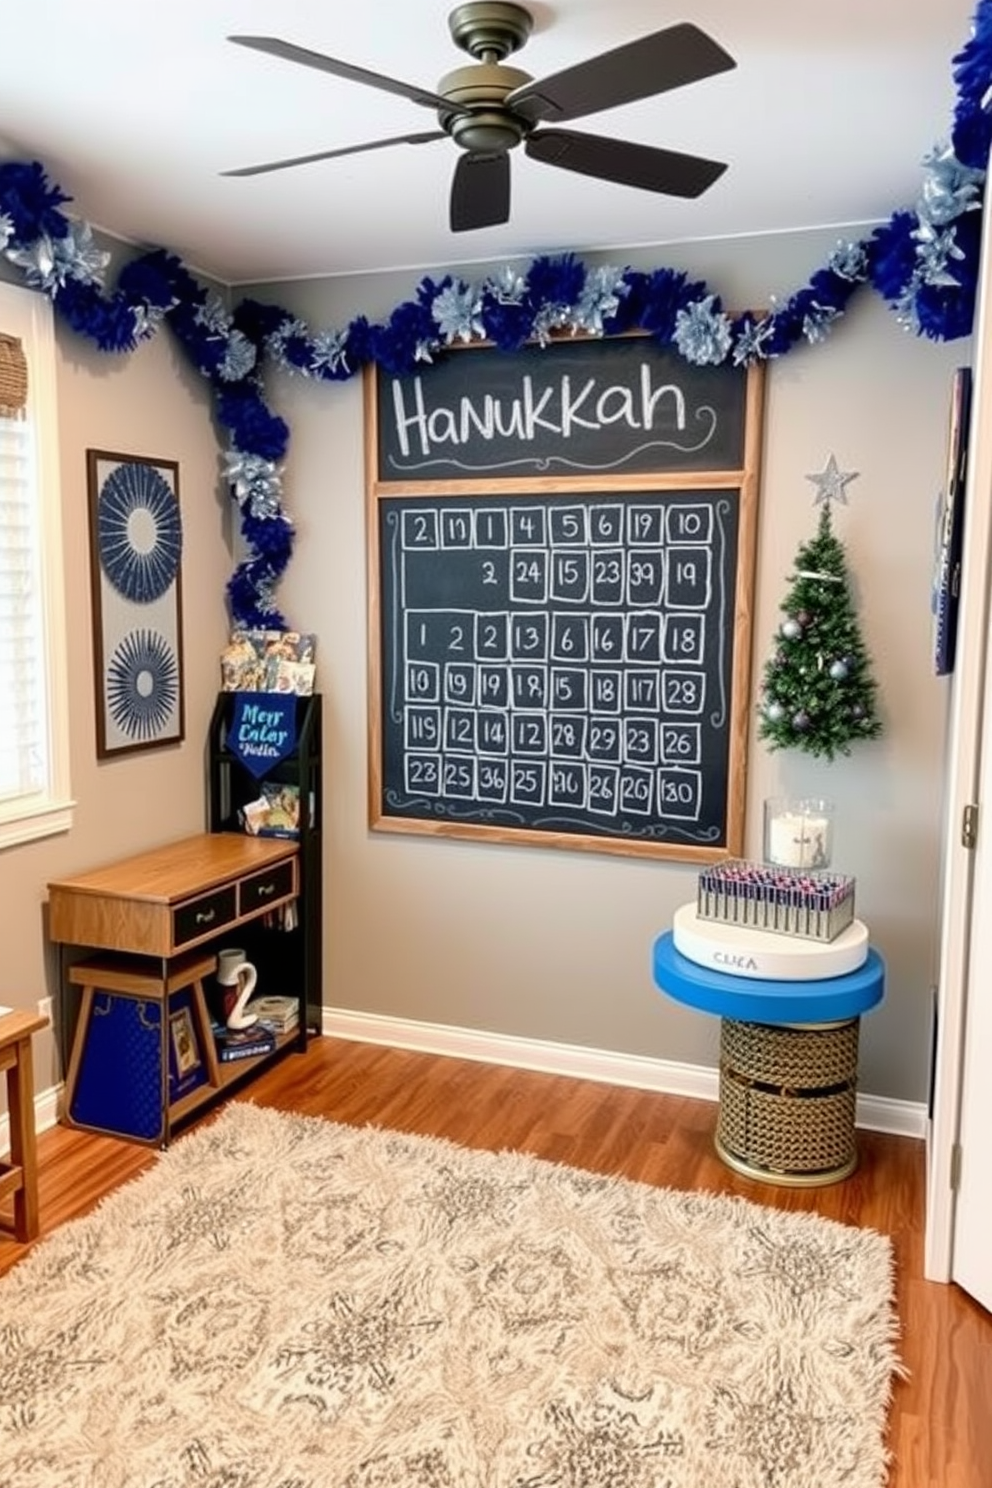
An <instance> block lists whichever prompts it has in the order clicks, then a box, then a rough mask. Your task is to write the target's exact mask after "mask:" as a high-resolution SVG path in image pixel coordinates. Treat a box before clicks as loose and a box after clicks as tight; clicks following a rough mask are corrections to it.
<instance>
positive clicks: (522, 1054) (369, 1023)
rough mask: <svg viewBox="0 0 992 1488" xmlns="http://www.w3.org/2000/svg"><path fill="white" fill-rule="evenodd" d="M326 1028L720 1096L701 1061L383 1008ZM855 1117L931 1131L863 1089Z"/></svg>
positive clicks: (912, 1132) (340, 1014) (340, 1012)
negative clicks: (489, 1029)
mask: <svg viewBox="0 0 992 1488" xmlns="http://www.w3.org/2000/svg"><path fill="white" fill-rule="evenodd" d="M323 1032H324V1033H326V1034H328V1035H329V1036H330V1037H332V1038H343V1039H354V1040H355V1041H357V1042H359V1043H365V1044H390V1045H392V1046H393V1047H394V1048H397V1049H413V1050H416V1051H417V1052H418V1053H420V1054H447V1055H450V1056H452V1057H453V1058H456V1059H477V1060H479V1061H480V1062H481V1063H483V1064H505V1065H510V1066H512V1067H513V1068H515V1069H527V1070H537V1071H539V1072H541V1073H543V1074H548V1075H574V1076H576V1077H578V1078H579V1079H583V1080H599V1081H601V1082H602V1083H603V1084H606V1085H629V1086H632V1087H633V1088H634V1089H637V1090H656V1091H658V1092H659V1093H660V1094H662V1095H683V1096H689V1097H691V1098H694V1099H696V1100H709V1101H715V1100H717V1099H718V1098H719V1073H718V1071H717V1070H716V1069H714V1068H712V1067H711V1066H709V1065H702V1064H680V1063H679V1062H678V1061H676V1060H674V1059H650V1058H647V1057H646V1056H644V1055H640V1054H619V1053H614V1052H612V1051H610V1050H608V1049H586V1048H582V1047H580V1046H579V1045H576V1044H557V1043H550V1042H547V1041H545V1040H543V1039H529V1038H514V1037H511V1036H510V1035H508V1034H502V1033H484V1032H480V1031H479V1030H477V1029H474V1028H456V1027H453V1026H451V1025H450V1024H446V1023H419V1022H416V1021H415V1020H413V1019H409V1018H389V1017H384V1016H382V1015H381V1014H379V1013H356V1012H353V1011H351V1010H350V1009H349V1008H328V1007H325V1008H324V1017H323ZM855 1119H856V1122H857V1125H858V1126H860V1127H863V1128H864V1129H865V1130H867V1131H879V1132H888V1133H889V1134H890V1135H891V1136H898V1137H917V1138H919V1139H921V1140H922V1138H923V1136H924V1134H925V1129H926V1105H925V1104H924V1103H923V1102H922V1101H921V1102H919V1103H917V1102H916V1101H904V1100H892V1099H890V1098H889V1097H888V1096H884V1095H861V1094H859V1095H858V1101H857V1112H856V1117H855Z"/></svg>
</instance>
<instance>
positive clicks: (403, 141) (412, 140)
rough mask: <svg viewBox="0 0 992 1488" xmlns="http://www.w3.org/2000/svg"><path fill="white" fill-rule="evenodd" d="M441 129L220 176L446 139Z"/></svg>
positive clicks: (257, 173) (262, 171)
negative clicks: (389, 146) (390, 146)
mask: <svg viewBox="0 0 992 1488" xmlns="http://www.w3.org/2000/svg"><path fill="white" fill-rule="evenodd" d="M447 138H448V136H447V135H446V134H445V132H444V130H443V129H431V130H429V131H428V133H426V134H397V135H394V136H393V137H392V139H379V140H368V141H367V142H366V143H365V144H364V145H344V146H343V147H342V148H341V149H339V150H318V151H317V153H316V154H315V155H293V156H291V157H290V158H289V159H287V160H269V161H267V162H266V164H265V165H243V166H241V167H240V168H239V169H238V170H226V171H221V175H222V176H264V175H266V174H267V173H268V172H269V171H278V170H285V169H286V168H287V167H288V166H291V165H312V164H313V162H314V161H316V160H334V159H335V157H336V156H338V155H361V154H363V153H364V152H365V151H366V150H384V149H385V148H386V146H387V145H426V144H428V143H429V142H430V141H431V140H439V139H447Z"/></svg>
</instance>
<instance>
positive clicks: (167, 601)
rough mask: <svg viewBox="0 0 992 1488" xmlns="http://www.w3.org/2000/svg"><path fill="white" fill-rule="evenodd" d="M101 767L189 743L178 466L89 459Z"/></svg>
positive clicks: (136, 459)
mask: <svg viewBox="0 0 992 1488" xmlns="http://www.w3.org/2000/svg"><path fill="white" fill-rule="evenodd" d="M86 473H87V486H88V491H89V516H90V568H91V574H92V585H93V656H94V668H95V681H96V738H97V757H98V758H99V759H108V758H111V757H116V756H117V755H121V754H127V753H130V752H132V751H134V750H138V749H154V748H157V747H159V746H161V745H165V744H177V743H179V742H180V741H181V740H182V738H183V735H184V727H185V717H184V705H183V655H182V518H181V513H180V508H179V466H178V464H176V462H175V461H173V460H157V459H146V458H143V457H142V456H140V455H121V454H112V453H110V452H109V451H107V450H87V451H86Z"/></svg>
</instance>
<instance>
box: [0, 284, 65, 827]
mask: <svg viewBox="0 0 992 1488" xmlns="http://www.w3.org/2000/svg"><path fill="white" fill-rule="evenodd" d="M0 326H2V327H3V329H4V330H6V331H9V332H11V333H12V334H13V335H16V336H19V337H20V338H21V340H22V341H23V343H24V346H25V350H26V352H27V356H28V366H29V374H30V381H29V396H30V399H31V410H32V418H33V421H34V424H35V429H36V435H37V440H36V458H37V469H38V482H39V487H40V490H39V499H40V501H41V530H42V533H43V535H44V540H43V542H42V552H41V588H42V594H41V603H42V613H43V615H44V629H45V650H46V663H47V664H46V667H45V676H46V684H47V685H46V694H47V702H48V724H49V731H50V732H49V762H48V763H49V778H48V782H47V786H46V788H45V789H44V790H41V791H38V792H36V793H34V794H31V795H23V796H18V797H16V798H15V799H13V800H11V801H7V802H3V803H0V850H2V849H4V848H9V847H15V846H16V845H17V844H19V843H22V842H32V841H35V840H37V839H38V838H40V837H50V836H53V835H54V834H55V833H57V832H67V831H68V830H69V829H70V827H71V826H72V808H73V806H74V805H75V802H74V801H73V800H72V795H71V788H70V783H69V667H68V655H67V648H68V637H67V633H66V620H65V570H64V566H63V558H62V504H61V493H60V486H59V463H60V462H59V430H58V405H57V401H56V400H57V394H58V384H57V371H56V355H55V326H54V316H53V313H52V307H51V305H50V303H49V301H48V300H47V299H46V298H45V296H44V295H42V294H41V293H39V292H38V291H37V290H30V289H22V288H21V287H20V286H18V285H12V284H7V283H3V282H0Z"/></svg>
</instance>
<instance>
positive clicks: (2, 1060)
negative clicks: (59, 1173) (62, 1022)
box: [0, 1011, 48, 1242]
mask: <svg viewBox="0 0 992 1488" xmlns="http://www.w3.org/2000/svg"><path fill="white" fill-rule="evenodd" d="M47 1024H48V1019H47V1018H43V1017H41V1015H40V1014H39V1013H23V1012H16V1011H14V1012H4V1013H2V1014H0V1070H2V1071H3V1072H4V1073H5V1074H6V1076H7V1115H8V1119H9V1121H10V1161H9V1162H7V1163H5V1162H0V1199H5V1198H6V1197H7V1195H8V1194H13V1196H14V1234H15V1236H16V1237H17V1239H18V1240H20V1241H22V1242H23V1241H26V1240H34V1239H36V1237H37V1234H38V1152H37V1147H36V1145H35V1132H34V1071H33V1068H32V1063H31V1035H32V1034H33V1033H37V1032H38V1030H39V1029H40V1028H45V1027H46V1026H47Z"/></svg>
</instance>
